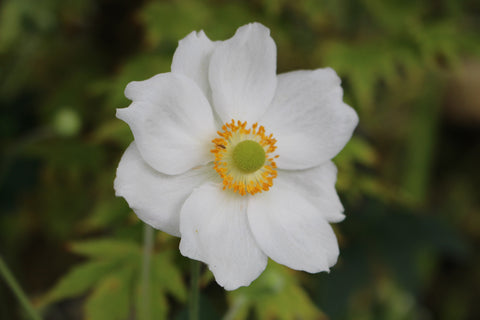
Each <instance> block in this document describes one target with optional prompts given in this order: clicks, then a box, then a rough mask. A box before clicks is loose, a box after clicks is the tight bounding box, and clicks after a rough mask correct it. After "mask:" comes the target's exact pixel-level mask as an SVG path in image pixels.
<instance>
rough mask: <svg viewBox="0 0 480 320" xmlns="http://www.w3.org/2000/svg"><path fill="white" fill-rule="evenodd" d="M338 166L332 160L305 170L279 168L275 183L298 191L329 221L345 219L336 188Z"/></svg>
mask: <svg viewBox="0 0 480 320" xmlns="http://www.w3.org/2000/svg"><path fill="white" fill-rule="evenodd" d="M336 181H337V167H335V164H333V162H331V161H327V162H326V163H324V164H322V165H321V166H318V167H314V168H311V169H305V170H278V177H277V178H276V179H275V180H274V184H279V183H280V184H282V187H284V188H286V189H290V190H292V191H296V192H297V193H298V194H299V195H301V196H303V197H305V199H306V200H308V201H309V202H310V203H311V204H312V205H313V206H315V207H316V208H317V210H318V212H320V213H321V214H322V215H323V216H324V217H325V219H326V220H327V221H329V222H340V221H342V220H343V219H345V215H344V214H343V206H342V203H341V202H340V199H339V197H338V194H337V191H336V190H335V182H336Z"/></svg>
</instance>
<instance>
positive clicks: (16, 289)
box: [0, 256, 41, 320]
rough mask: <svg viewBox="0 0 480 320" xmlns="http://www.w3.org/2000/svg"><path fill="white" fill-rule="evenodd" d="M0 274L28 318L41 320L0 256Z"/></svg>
mask: <svg viewBox="0 0 480 320" xmlns="http://www.w3.org/2000/svg"><path fill="white" fill-rule="evenodd" d="M0 274H1V275H2V277H3V278H4V279H5V282H6V283H7V284H8V286H9V287H10V289H11V290H12V291H13V293H14V294H15V296H16V297H17V299H18V301H20V304H21V305H22V307H23V308H24V309H25V311H26V312H27V313H28V314H29V315H30V318H31V319H33V320H41V318H40V316H39V315H38V314H37V312H36V311H35V309H34V308H33V306H32V305H31V304H30V301H29V300H28V298H27V296H26V295H25V293H24V292H23V290H22V288H21V287H20V285H19V284H18V282H17V281H16V280H15V278H14V276H13V274H12V273H11V272H10V269H8V267H7V265H6V263H5V262H4V261H3V258H2V256H0Z"/></svg>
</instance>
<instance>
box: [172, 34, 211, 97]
mask: <svg viewBox="0 0 480 320" xmlns="http://www.w3.org/2000/svg"><path fill="white" fill-rule="evenodd" d="M214 48H215V42H213V41H211V40H210V39H209V38H208V37H207V35H206V34H205V32H203V30H201V31H198V32H196V31H193V32H191V33H190V34H188V35H187V36H186V37H185V38H183V39H182V40H180V41H179V42H178V47H177V50H175V54H174V55H173V61H172V72H173V73H179V74H183V75H185V76H187V77H189V78H190V79H192V80H194V81H195V83H196V84H197V85H198V86H199V87H200V88H201V89H202V91H203V93H204V94H205V96H206V97H207V98H209V99H210V98H211V90H210V84H209V82H208V66H209V65H210V57H211V55H212V53H213V49H214Z"/></svg>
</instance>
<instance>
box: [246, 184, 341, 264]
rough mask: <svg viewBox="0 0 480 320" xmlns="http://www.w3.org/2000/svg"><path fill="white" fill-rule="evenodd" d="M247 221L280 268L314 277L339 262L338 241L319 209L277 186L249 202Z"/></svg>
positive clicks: (257, 239) (284, 188)
mask: <svg viewBox="0 0 480 320" xmlns="http://www.w3.org/2000/svg"><path fill="white" fill-rule="evenodd" d="M248 220H249V222H250V228H251V229H252V232H253V236H254V237H255V240H256V241H257V243H258V245H259V246H260V248H261V249H262V251H263V252H265V254H267V255H268V256H269V257H270V258H271V259H273V260H274V261H276V262H278V263H280V264H283V265H285V266H287V267H289V268H291V269H295V270H303V271H307V272H310V273H315V272H320V271H329V268H330V267H331V266H333V265H334V264H335V263H336V262H337V258H338V255H339V249H338V243H337V238H336V237H335V233H334V232H333V229H332V227H331V226H330V225H329V224H328V222H327V220H326V219H325V218H324V217H323V215H322V214H321V213H320V209H319V208H316V207H315V206H313V205H312V204H311V203H310V202H309V201H307V200H306V199H305V198H304V197H302V196H300V195H299V194H297V193H296V192H294V191H292V190H290V189H289V188H286V187H284V186H282V184H279V183H278V182H276V183H275V184H274V186H273V187H272V189H270V191H268V192H266V193H262V194H259V195H255V196H254V197H251V198H250V199H249V202H248Z"/></svg>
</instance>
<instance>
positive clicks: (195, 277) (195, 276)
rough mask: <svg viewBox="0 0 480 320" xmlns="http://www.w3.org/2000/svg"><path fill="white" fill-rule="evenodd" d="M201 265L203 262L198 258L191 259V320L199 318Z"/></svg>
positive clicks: (189, 314)
mask: <svg viewBox="0 0 480 320" xmlns="http://www.w3.org/2000/svg"><path fill="white" fill-rule="evenodd" d="M200 267H201V262H200V261H197V260H191V261H190V273H191V278H190V299H189V300H190V302H189V310H188V319H189V320H198V319H199V311H200V308H199V289H200V286H199V279H200Z"/></svg>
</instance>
